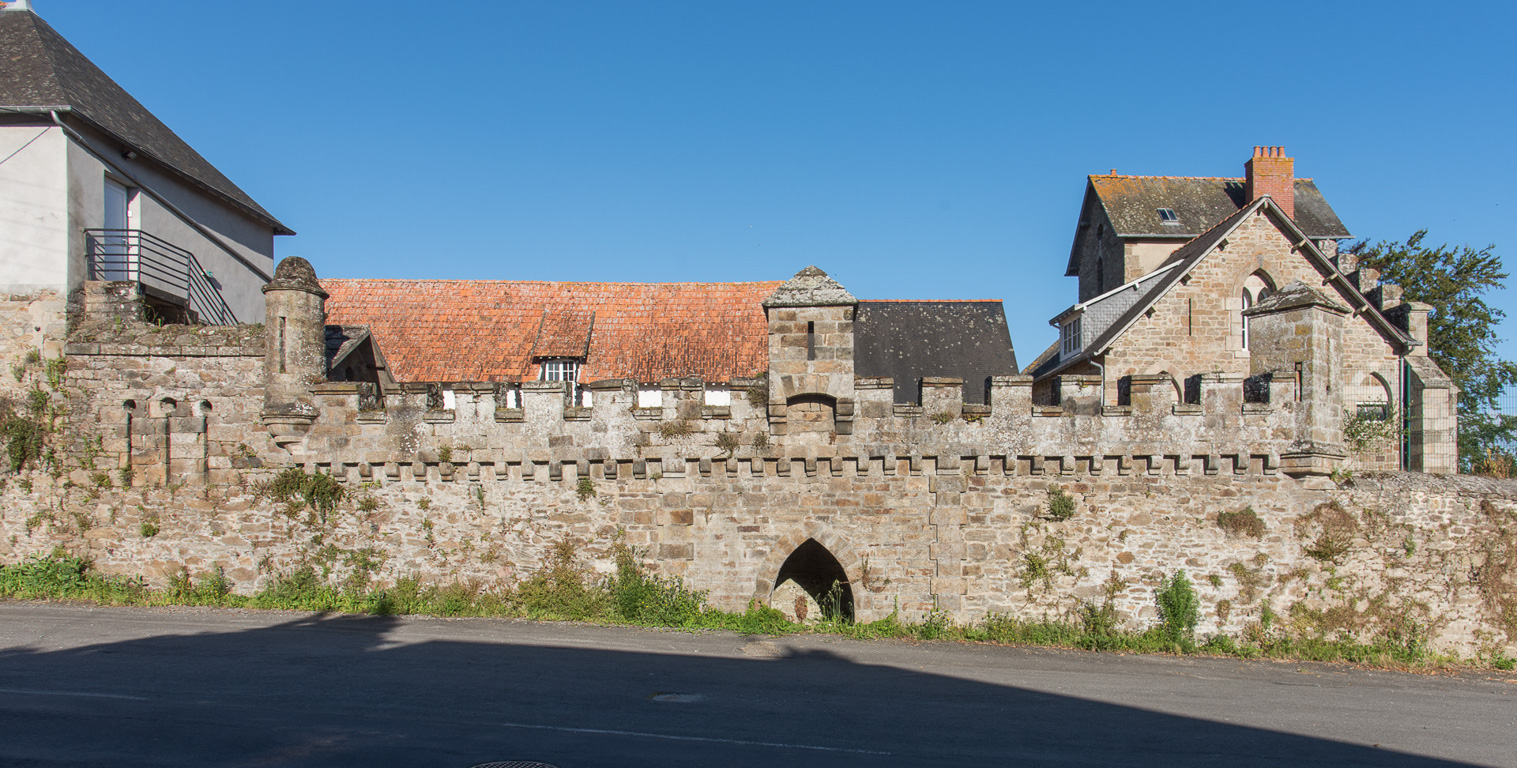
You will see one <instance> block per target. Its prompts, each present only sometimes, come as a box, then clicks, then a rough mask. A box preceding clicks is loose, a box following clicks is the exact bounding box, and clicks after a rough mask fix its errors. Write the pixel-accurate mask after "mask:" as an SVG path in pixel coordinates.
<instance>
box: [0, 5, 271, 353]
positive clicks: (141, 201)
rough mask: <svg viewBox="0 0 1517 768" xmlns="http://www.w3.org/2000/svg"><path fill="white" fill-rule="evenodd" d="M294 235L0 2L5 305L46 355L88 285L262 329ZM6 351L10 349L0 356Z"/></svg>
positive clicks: (200, 318)
mask: <svg viewBox="0 0 1517 768" xmlns="http://www.w3.org/2000/svg"><path fill="white" fill-rule="evenodd" d="M292 234H294V232H293V231H291V230H290V229H289V228H288V227H286V226H285V225H284V224H282V223H280V221H279V220H278V219H276V218H274V216H273V215H272V214H270V213H269V212H268V211H266V210H264V209H263V207H262V206H260V205H259V204H258V203H257V202H255V201H254V200H253V199H252V198H251V197H250V196H248V194H247V193H246V192H244V191H242V190H241V189H240V188H238V186H237V185H236V184H234V183H233V182H232V181H231V180H230V179H228V178H227V177H226V176H225V175H223V174H222V173H221V172H220V171H218V170H217V169H216V167H215V166H213V165H211V163H210V162H208V161H207V160H206V159H205V158H204V157H201V156H200V154H199V153H198V152H196V151H195V150H194V149H192V148H191V147H190V146H189V145H188V144H187V143H185V142H184V140H182V139H180V138H179V137H178V136H177V135H175V134H174V132H173V131H172V130H170V129H169V127H168V126H166V125H164V124H163V122H162V121H160V120H159V119H158V118H156V117H154V116H153V114H152V113H151V112H149V111H148V110H147V108H146V107H144V106H143V105H142V104H140V103H139V102H138V101H137V100H136V99H134V98H132V96H131V95H130V94H128V93H127V92H126V91H125V90H124V89H122V88H121V86H119V85H117V84H116V83H115V82H114V81H113V80H111V78H110V77H109V76H107V75H106V74H105V73H104V72H103V71H101V70H100V68H99V67H96V66H95V65H94V64H93V63H92V62H90V60H89V59H88V58H86V57H85V56H84V54H82V53H80V52H79V50H78V49H76V48H75V47H74V46H72V45H70V44H69V42H68V41H67V40H65V39H63V37H62V36H61V35H59V34H58V33H57V32H56V31H54V30H53V28H52V27H50V26H48V24H47V22H45V21H43V20H42V19H41V18H40V17H39V16H38V15H37V14H36V13H35V11H33V9H32V8H31V5H30V2H28V1H27V0H21V1H19V2H13V3H10V4H8V5H0V299H4V300H5V302H6V304H7V306H6V307H5V309H6V310H8V311H9V312H11V313H16V312H27V313H30V314H31V315H33V316H34V317H35V318H36V322H35V323H33V324H32V328H34V329H35V336H36V338H31V339H24V338H16V339H8V340H6V342H7V343H5V344H3V345H0V346H5V347H20V346H31V347H34V348H47V347H49V346H51V345H52V344H53V343H56V342H55V338H54V337H55V334H53V333H49V332H48V331H47V328H45V326H54V327H56V326H57V325H58V324H59V323H61V322H62V315H63V312H64V308H65V307H66V306H67V305H68V303H69V302H70V301H77V300H78V296H79V295H80V294H81V291H82V288H83V287H84V285H85V283H86V282H87V281H132V282H135V283H138V284H140V286H141V291H142V293H143V294H144V299H145V301H146V303H147V304H148V306H149V308H150V310H151V311H153V312H154V313H156V314H158V315H159V316H160V317H162V318H164V319H173V320H189V321H194V322H204V323H213V324H227V323H233V322H259V321H261V320H262V318H263V313H264V301H263V294H262V292H261V288H262V286H263V285H264V284H265V283H267V282H268V281H269V280H270V279H271V277H272V275H273V272H274V237H275V236H276V235H292ZM0 351H6V352H9V351H11V350H9V349H7V350H0Z"/></svg>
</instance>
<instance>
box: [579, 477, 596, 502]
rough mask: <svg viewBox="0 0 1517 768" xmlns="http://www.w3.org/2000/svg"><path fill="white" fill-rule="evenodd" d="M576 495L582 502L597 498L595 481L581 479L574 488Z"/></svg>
mask: <svg viewBox="0 0 1517 768" xmlns="http://www.w3.org/2000/svg"><path fill="white" fill-rule="evenodd" d="M574 495H575V496H578V497H579V500H580V501H589V500H590V499H593V498H595V481H594V480H591V479H590V478H588V477H581V478H580V479H579V482H578V483H576V484H575V486H574Z"/></svg>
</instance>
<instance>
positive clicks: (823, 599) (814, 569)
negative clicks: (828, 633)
mask: <svg viewBox="0 0 1517 768" xmlns="http://www.w3.org/2000/svg"><path fill="white" fill-rule="evenodd" d="M786 582H794V583H795V585H796V586H797V587H800V589H801V591H803V592H805V593H806V595H807V596H809V597H810V598H811V599H812V600H813V601H815V602H816V605H817V607H818V609H820V612H821V616H820V618H822V619H824V620H841V621H853V616H854V611H853V587H852V585H851V584H849V583H848V572H847V571H846V570H844V568H843V564H842V563H840V562H838V559H837V557H835V556H834V555H833V554H832V553H831V552H829V551H827V548H826V547H824V546H822V544H821V543H820V542H818V541H817V540H816V539H807V540H805V541H804V542H802V543H801V545H800V546H798V547H796V548H795V551H794V552H791V553H790V556H789V557H787V558H785V562H784V563H783V564H781V565H780V571H779V574H778V575H777V576H775V579H774V588H775V590H779V589H780V587H782V586H784V585H785V583H786ZM787 607H788V606H787Z"/></svg>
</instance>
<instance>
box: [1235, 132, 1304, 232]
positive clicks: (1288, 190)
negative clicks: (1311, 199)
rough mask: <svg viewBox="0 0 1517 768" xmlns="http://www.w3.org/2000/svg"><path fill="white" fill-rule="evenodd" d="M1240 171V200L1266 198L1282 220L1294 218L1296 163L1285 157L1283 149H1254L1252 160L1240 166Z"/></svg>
mask: <svg viewBox="0 0 1517 768" xmlns="http://www.w3.org/2000/svg"><path fill="white" fill-rule="evenodd" d="M1243 171H1244V177H1243V196H1244V197H1245V198H1247V200H1248V202H1253V201H1254V200H1257V199H1259V198H1261V197H1265V196H1268V197H1269V198H1270V199H1271V200H1273V201H1275V205H1278V206H1280V210H1282V211H1284V212H1285V215H1286V216H1289V217H1290V218H1292V219H1295V218H1296V161H1295V160H1294V159H1293V158H1289V157H1286V156H1285V147H1276V146H1256V147H1254V156H1253V157H1251V158H1249V160H1248V162H1246V163H1244V164H1243Z"/></svg>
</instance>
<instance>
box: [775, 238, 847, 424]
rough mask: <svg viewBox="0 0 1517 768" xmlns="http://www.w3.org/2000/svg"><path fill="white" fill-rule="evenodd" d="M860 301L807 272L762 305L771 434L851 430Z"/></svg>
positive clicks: (829, 280)
mask: <svg viewBox="0 0 1517 768" xmlns="http://www.w3.org/2000/svg"><path fill="white" fill-rule="evenodd" d="M858 303H859V302H858V299H855V298H854V297H853V294H851V293H849V292H848V290H847V289H846V288H844V287H843V286H841V285H839V284H838V282H837V281H836V280H833V279H832V278H831V277H828V276H827V273H826V272H823V271H822V270H820V269H817V268H816V267H806V268H805V269H803V270H801V271H800V272H797V273H796V274H795V277H792V278H790V279H789V280H788V281H786V282H785V284H783V285H781V286H780V287H779V288H777V289H775V291H774V293H772V294H770V295H769V297H768V298H766V299H764V302H763V304H764V315H765V317H767V318H768V321H769V429H770V431H771V432H773V433H774V434H776V435H786V434H789V435H800V434H803V433H815V434H817V435H818V436H822V435H829V436H830V435H832V434H844V435H846V434H850V433H851V432H852V430H853V318H854V311H855V310H856V309H857V307H858Z"/></svg>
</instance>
